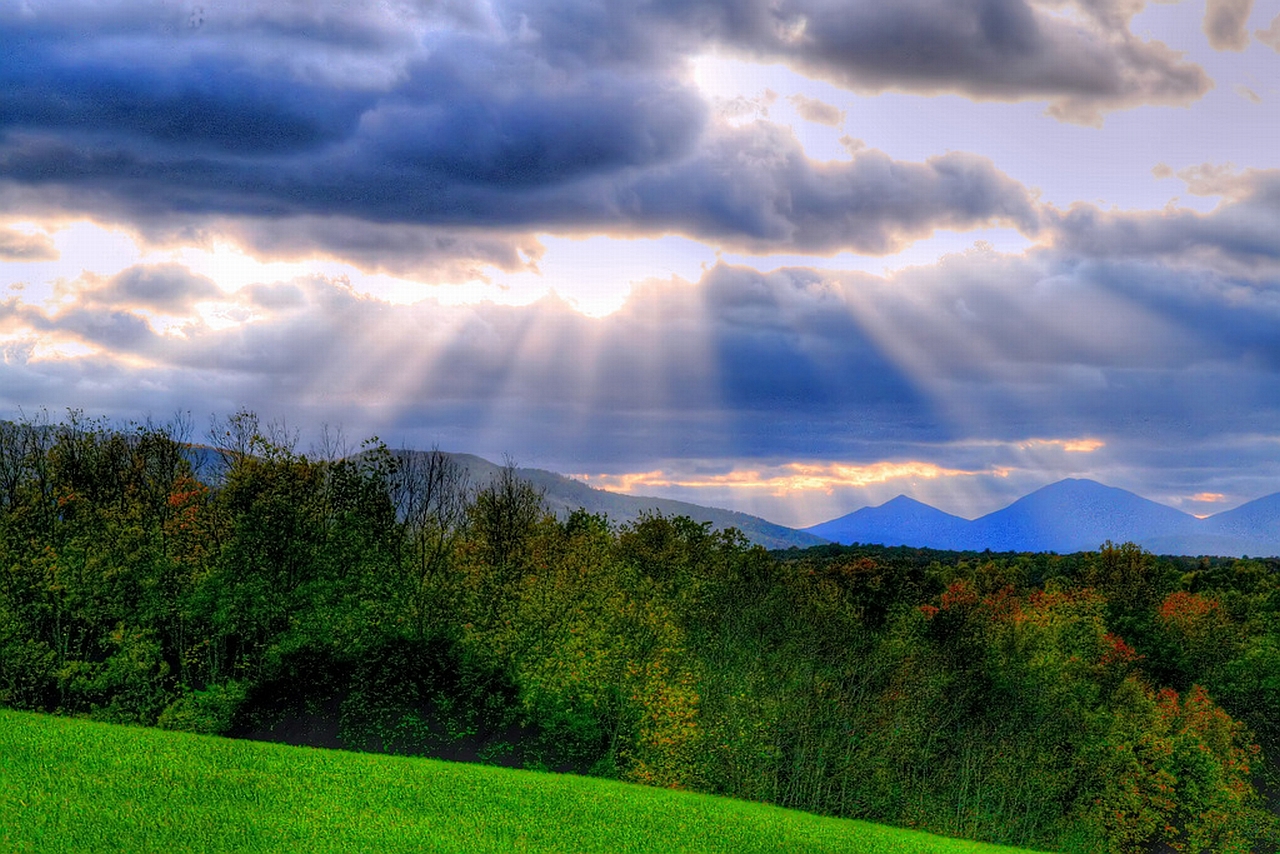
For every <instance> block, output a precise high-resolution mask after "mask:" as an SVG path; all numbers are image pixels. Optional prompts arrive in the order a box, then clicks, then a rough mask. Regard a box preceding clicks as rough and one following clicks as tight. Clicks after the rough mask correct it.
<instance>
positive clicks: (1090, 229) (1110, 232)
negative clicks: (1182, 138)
mask: <svg viewBox="0 0 1280 854" xmlns="http://www.w3.org/2000/svg"><path fill="white" fill-rule="evenodd" d="M1178 176H1179V177H1180V178H1182V179H1183V181H1185V182H1186V184H1187V189H1188V190H1189V191H1190V192H1192V193H1194V194H1196V195H1208V196H1222V197H1223V198H1224V201H1223V203H1222V204H1221V205H1219V206H1218V207H1217V208H1216V209H1215V210H1213V211H1211V212H1209V213H1198V212H1196V211H1193V210H1190V209H1187V208H1168V209H1165V210H1161V211H1103V210H1101V209H1099V208H1098V207H1097V206H1095V205H1088V204H1082V203H1077V204H1075V205H1072V206H1071V207H1070V208H1069V209H1067V210H1066V211H1058V210H1054V209H1046V211H1045V213H1044V217H1045V220H1044V221H1045V223H1046V231H1048V232H1050V233H1052V234H1053V236H1054V240H1055V241H1056V242H1057V243H1058V245H1060V246H1062V247H1063V248H1064V249H1066V250H1068V251H1071V252H1075V253H1079V254H1081V255H1084V256H1086V257H1090V258H1115V259H1120V258H1134V259H1138V258H1145V259H1153V260H1154V259H1164V260H1173V259H1180V260H1182V261H1186V262H1195V263H1200V264H1204V265H1207V266H1209V267H1212V268H1215V269H1222V270H1225V271H1230V272H1234V273H1238V274H1243V275H1259V274H1261V273H1263V272H1267V271H1271V272H1273V271H1274V270H1275V269H1276V268H1277V267H1280V243H1278V242H1277V241H1276V240H1275V235H1276V234H1277V233H1280V170H1275V169H1270V170H1261V169H1250V170H1244V171H1239V172H1237V171H1235V170H1233V169H1231V168H1229V167H1218V166H1211V165H1208V164H1206V165H1204V166H1199V167H1195V168H1192V169H1186V170H1183V171H1181V172H1179V173H1178Z"/></svg>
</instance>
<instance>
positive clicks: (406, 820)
mask: <svg viewBox="0 0 1280 854" xmlns="http://www.w3.org/2000/svg"><path fill="white" fill-rule="evenodd" d="M0 755H2V756H4V757H5V762H3V763H0V849H3V850H4V851H12V852H37V851H39V852H42V854H43V852H51V854H56V853H57V852H72V851H76V852H79V851H94V850H110V851H138V852H142V851H192V852H200V851H241V852H275V851H279V852H294V851H311V852H327V851H333V852H348V851H378V852H385V854H394V852H401V851H403V852H409V851H413V852H418V851H424V850H425V851H434V852H460V854H461V852H468V854H470V852H491V851H492V852H500V851H501V852H507V851H525V852H542V851H548V852H549V851H572V852H610V854H640V852H655V854H658V853H659V852H661V854H666V852H670V851H697V852H705V854H716V852H725V854H752V852H758V854H770V853H771V852H786V854H792V852H832V854H835V852H841V854H888V852H905V851H911V852H918V854H962V852H964V854H984V852H990V854H998V852H1009V854H1016V852H1017V851H1019V850H1020V849H1015V848H1007V847H1001V846H996V845H986V844H981V843H976V842H968V841H962V840H953V839H947V838H943V837H936V836H929V835H927V834H923V833H918V832H914V831H908V830H899V829H895V828H889V827H884V826H880V825H874V824H867V823H864V822H858V821H849V820H842V819H833V818H824V817H818V816H813V815H809V814H807V813H801V812H794V811H790V810H783V809H779V808H776V807H770V806H764V805H761V804H752V803H746V802H743V801H734V800H730V799H727V798H715V797H710V796H706V795H694V794H689V793H684V792H675V791H670V790H666V789H655V788H651V787H644V786H635V785H627V784H623V783H614V782H610V781H605V780H596V779H591V778H586V777H573V776H567V775H564V776H561V775H554V774H540V773H533V772H528V771H511V770H506V769H500V768H492V767H486V766H481V765H464V764H457V763H447V762H439V761H433V760H427V759H407V758H401V757H393V756H375V755H369V754H360V753H346V752H340V751H324V750H315V749H308V748H296V747H286V746H282V745H274V744H262V743H257V742H244V741H232V740H229V739H219V738H213V737H208V736H196V735H189V734H185V733H170V732H163V731H160V730H148V729H139V728H133V727H121V726H112V725H108V724H101V723H92V722H88V721H79V720H72V719H67V718H54V717H48V716H44V715H35V714H27V713H19V712H11V711H0Z"/></svg>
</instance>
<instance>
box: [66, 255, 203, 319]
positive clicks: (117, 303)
mask: <svg viewBox="0 0 1280 854" xmlns="http://www.w3.org/2000/svg"><path fill="white" fill-rule="evenodd" d="M85 278H86V279H87V282H88V286H87V287H86V286H83V285H82V286H81V288H80V289H79V294H78V296H79V299H80V301H81V302H82V303H84V304H87V305H95V306H108V307H112V308H134V309H138V308H141V309H150V310H152V311H157V312H161V313H166V314H185V313H187V312H190V311H191V309H192V307H193V306H194V305H195V304H196V303H197V302H200V301H202V300H215V299H219V298H221V297H222V290H221V289H220V288H219V287H218V286H217V285H216V284H214V283H213V280H212V279H209V278H206V277H204V276H198V275H195V274H193V273H192V272H191V271H190V270H188V269H187V268H186V267H183V266H182V265H180V264H155V265H136V266H133V267H129V268H128V269H126V270H123V271H122V272H120V273H117V274H116V275H114V276H112V277H110V278H109V279H99V278H98V277H96V276H93V275H92V274H90V275H88V276H86V277H85Z"/></svg>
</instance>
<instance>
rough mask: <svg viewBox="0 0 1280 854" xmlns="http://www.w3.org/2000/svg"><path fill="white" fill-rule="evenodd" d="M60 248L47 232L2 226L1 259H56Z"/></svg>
mask: <svg viewBox="0 0 1280 854" xmlns="http://www.w3.org/2000/svg"><path fill="white" fill-rule="evenodd" d="M56 260H58V250H57V248H56V247H54V245H53V241H52V240H51V239H49V236H48V235H47V234H26V233H24V232H21V231H15V230H13V229H11V228H0V261H56Z"/></svg>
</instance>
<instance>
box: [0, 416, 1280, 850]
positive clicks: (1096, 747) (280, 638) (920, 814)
mask: <svg viewBox="0 0 1280 854" xmlns="http://www.w3.org/2000/svg"><path fill="white" fill-rule="evenodd" d="M322 435H323V436H324V437H325V438H324V439H323V440H322V441H321V442H320V447H318V448H313V449H311V450H308V451H306V452H302V451H300V450H298V448H297V444H298V442H297V438H296V436H297V434H296V433H290V431H289V430H287V429H286V428H284V427H283V426H281V425H278V424H262V423H260V421H259V419H258V417H257V416H256V415H255V414H254V413H252V412H249V411H240V412H237V413H235V414H233V415H230V416H227V417H225V418H222V419H219V420H215V421H214V422H213V423H212V424H211V426H210V428H209V430H208V431H207V434H206V435H204V436H201V437H199V439H198V440H197V437H195V436H194V431H193V429H192V425H191V423H190V421H189V419H183V418H176V419H174V420H173V421H171V422H169V423H165V424H154V423H150V422H148V423H143V424H128V425H119V424H113V423H108V422H106V421H103V420H99V419H93V418H89V417H86V416H85V415H83V414H82V413H80V412H74V411H73V412H69V413H68V414H67V416H66V417H65V418H64V419H62V420H61V421H58V422H53V421H52V420H50V419H49V418H48V417H47V416H41V417H36V418H25V419H22V420H18V421H4V422H0V706H4V707H8V708H12V709H20V710H30V711H39V712H46V713H53V714H59V715H71V716H83V717H88V718H93V719H96V720H101V721H109V722H117V723H125V724H134V725H143V726H156V727H162V728H167V729H174V730H186V731H192V732H200V733H208V734H216V735H225V736H231V737H242V738H243V737H248V738H262V739H272V740H281V741H292V742H294V743H310V744H316V745H321V746H329V747H340V748H344V749H350V750H360V751H379V752H389V753H398V754H409V755H427V756H435V757H442V758H448V759H457V760H466V761H479V762H487V763H494V764H502V765H509V766H519V767H526V768H535V769H545V770H550V771H561V772H573V773H579V774H589V775H596V776H602V777H608V778H614V779H620V780H624V781H630V782H635V783H641V784H646V785H653V786H664V787H675V788H683V789H689V790H694V791H700V792H708V793H713V794H721V795H727V796H731V797H735V798H743V799H749V800H755V801H761V802H768V803H773V804H778V805H781V806H785V807H791V808H796V809H801V810H806V811H810V812H814V813H821V814H828V815H836V816H843V817H851V818H861V819H869V820H872V821H877V822H884V823H888V824H894V825H898V826H903V827H913V828H918V829H922V830H928V831H932V832H936V833H942V834H948V835H952V836H960V837H967V838H972V839H979V840H985V841H993V842H1004V843H1009V844H1016V845H1020V846H1025V847H1033V848H1043V849H1050V850H1063V851H1080V852H1115V854H1123V853H1124V852H1139V851H1157V850H1165V851H1167V850H1173V851H1188V852H1199V851H1215V852H1244V851H1252V850H1259V851H1273V850H1275V849H1276V844H1277V840H1278V839H1280V834H1278V833H1277V821H1276V817H1275V816H1276V805H1277V801H1278V800H1280V798H1278V797H1277V794H1276V793H1277V792H1280V719H1278V718H1277V715H1276V710H1277V709H1280V575H1278V574H1277V569H1280V561H1276V560H1250V559H1236V558H1212V557H1195V558H1187V557H1161V556H1156V555H1152V554H1149V553H1147V552H1145V551H1143V550H1142V549H1141V548H1139V547H1137V546H1135V545H1133V544H1113V543H1103V544H1099V548H1098V550H1097V551H1094V552H1086V553H1080V554H1071V555H1057V554H1012V553H1004V554H994V553H975V552H964V553H958V552H936V551H927V550H919V549H906V548H893V549H886V548H880V547H860V546H852V547H845V546H829V547H827V546H823V547H815V548H811V549H807V550H799V549H792V550H789V551H780V552H767V551H765V550H764V549H762V548H760V547H758V546H751V545H749V544H748V543H747V541H746V540H745V538H744V537H743V536H742V535H741V534H740V533H738V532H735V531H732V530H728V531H712V530H710V528H709V526H707V525H703V524H698V523H695V522H692V521H690V520H688V519H686V518H680V517H675V518H672V517H664V516H661V515H656V514H655V515H649V516H645V517H644V518H642V519H640V520H639V521H637V522H634V523H631V524H626V525H620V526H619V525H614V524H612V523H611V522H610V521H609V520H608V519H607V518H604V517H601V516H597V515H592V514H588V513H586V512H578V513H573V514H570V515H569V516H567V518H556V517H555V516H553V515H551V514H549V513H547V512H546V510H545V508H544V507H543V505H542V501H541V495H540V494H539V493H538V492H537V490H536V489H534V488H533V487H532V486H531V485H529V484H528V483H526V482H524V481H522V480H520V479H519V478H518V477H517V476H516V474H515V469H514V467H513V466H508V467H507V468H505V469H503V470H502V472H501V473H500V474H499V475H498V476H496V477H495V478H494V479H493V480H491V481H489V482H486V483H470V482H469V479H468V476H467V473H466V471H465V470H464V469H461V468H459V467H458V465H457V464H456V463H454V462H453V461H452V460H451V459H450V458H449V457H448V456H446V455H444V454H442V453H440V452H438V451H406V450H392V449H390V448H388V447H387V446H386V445H384V444H383V443H381V442H379V441H378V440H377V439H370V440H368V441H366V442H364V443H363V444H362V445H360V446H359V447H358V448H349V447H347V446H346V445H345V444H344V442H343V440H342V438H341V436H340V435H335V434H333V433H330V432H328V431H325V432H324V433H323V434H322Z"/></svg>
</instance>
